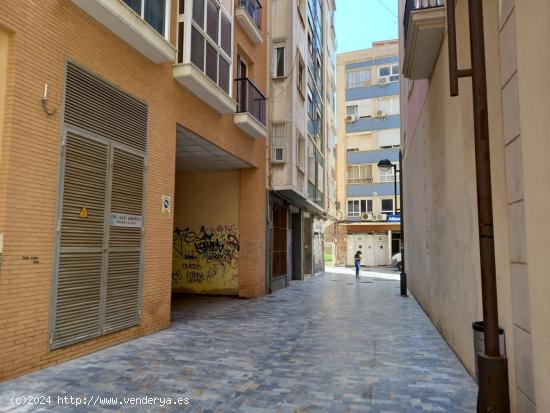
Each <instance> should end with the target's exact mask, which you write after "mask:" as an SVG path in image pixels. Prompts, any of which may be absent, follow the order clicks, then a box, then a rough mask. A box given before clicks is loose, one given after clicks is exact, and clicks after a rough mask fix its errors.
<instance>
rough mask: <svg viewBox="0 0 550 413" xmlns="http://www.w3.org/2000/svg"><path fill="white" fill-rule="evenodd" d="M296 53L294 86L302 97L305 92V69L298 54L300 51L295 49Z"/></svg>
mask: <svg viewBox="0 0 550 413" xmlns="http://www.w3.org/2000/svg"><path fill="white" fill-rule="evenodd" d="M296 53H297V55H298V67H297V70H298V76H296V86H297V87H298V90H299V91H300V94H301V95H302V97H304V94H305V78H304V71H305V63H304V60H303V59H302V56H300V53H299V52H298V51H296Z"/></svg>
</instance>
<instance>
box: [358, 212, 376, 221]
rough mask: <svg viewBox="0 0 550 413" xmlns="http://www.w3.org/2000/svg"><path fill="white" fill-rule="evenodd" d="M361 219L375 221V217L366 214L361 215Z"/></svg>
mask: <svg viewBox="0 0 550 413" xmlns="http://www.w3.org/2000/svg"><path fill="white" fill-rule="evenodd" d="M361 219H362V220H363V221H374V215H372V214H368V213H366V214H363V215H361Z"/></svg>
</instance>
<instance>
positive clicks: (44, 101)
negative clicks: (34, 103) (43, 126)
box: [40, 83, 57, 116]
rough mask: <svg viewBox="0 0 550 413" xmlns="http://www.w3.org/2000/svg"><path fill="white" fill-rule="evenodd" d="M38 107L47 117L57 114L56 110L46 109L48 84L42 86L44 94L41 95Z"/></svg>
mask: <svg viewBox="0 0 550 413" xmlns="http://www.w3.org/2000/svg"><path fill="white" fill-rule="evenodd" d="M40 106H42V109H43V110H44V113H46V115H48V116H53V115H55V113H56V112H57V109H55V108H54V109H51V110H50V109H48V84H47V83H45V84H44V94H43V95H42V99H40Z"/></svg>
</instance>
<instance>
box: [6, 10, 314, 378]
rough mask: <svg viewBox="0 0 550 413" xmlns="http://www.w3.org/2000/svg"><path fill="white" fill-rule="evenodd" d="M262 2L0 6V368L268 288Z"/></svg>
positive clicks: (10, 372)
mask: <svg viewBox="0 0 550 413" xmlns="http://www.w3.org/2000/svg"><path fill="white" fill-rule="evenodd" d="M269 3H270V2H269V1H268V0H261V4H260V2H259V1H258V0H221V1H217V0H178V1H176V0H166V1H153V0H71V1H68V0H50V1H44V2H28V1H19V0H5V1H2V2H1V4H0V257H1V267H0V327H1V330H2V334H1V336H0V379H4V378H8V377H14V376H16V375H19V374H22V373H24V372H27V371H31V370H33V369H37V368H39V367H43V366H47V365H51V364H54V363H58V362H60V361H63V360H67V359H70V358H74V357H77V356H79V355H83V354H86V353H90V352H92V351H95V350H97V349H100V348H104V347H107V346H110V345H113V344H115V343H119V342H122V341H125V340H129V339H131V338H134V337H137V336H140V335H144V334H149V333H152V332H154V331H157V330H160V329H163V328H165V327H167V326H168V325H169V323H170V305H171V293H172V292H195V293H204V294H228V295H235V296H240V297H257V296H260V295H263V294H264V293H265V292H266V283H265V254H266V252H265V237H266V231H265V228H266V227H265V222H266V220H267V216H266V210H267V204H266V200H267V194H266V180H267V176H266V171H267V165H266V142H267V140H266V137H267V122H268V118H267V115H268V114H267V110H266V93H267V88H268V82H267V80H268V73H267V60H268V58H267V50H268V43H269V42H268V39H267V31H268V24H269V10H270V4H269ZM37 22H39V23H38V24H37ZM304 136H305V135H304Z"/></svg>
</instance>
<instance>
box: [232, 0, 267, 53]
mask: <svg viewBox="0 0 550 413" xmlns="http://www.w3.org/2000/svg"><path fill="white" fill-rule="evenodd" d="M235 18H236V19H237V21H238V22H239V24H240V25H241V27H242V28H243V29H244V31H245V32H246V34H248V37H250V40H252V42H253V43H254V44H255V45H259V44H260V43H262V42H263V41H264V39H263V36H262V30H261V28H262V6H261V5H260V2H259V1H258V0H238V3H237V9H236V10H235Z"/></svg>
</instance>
